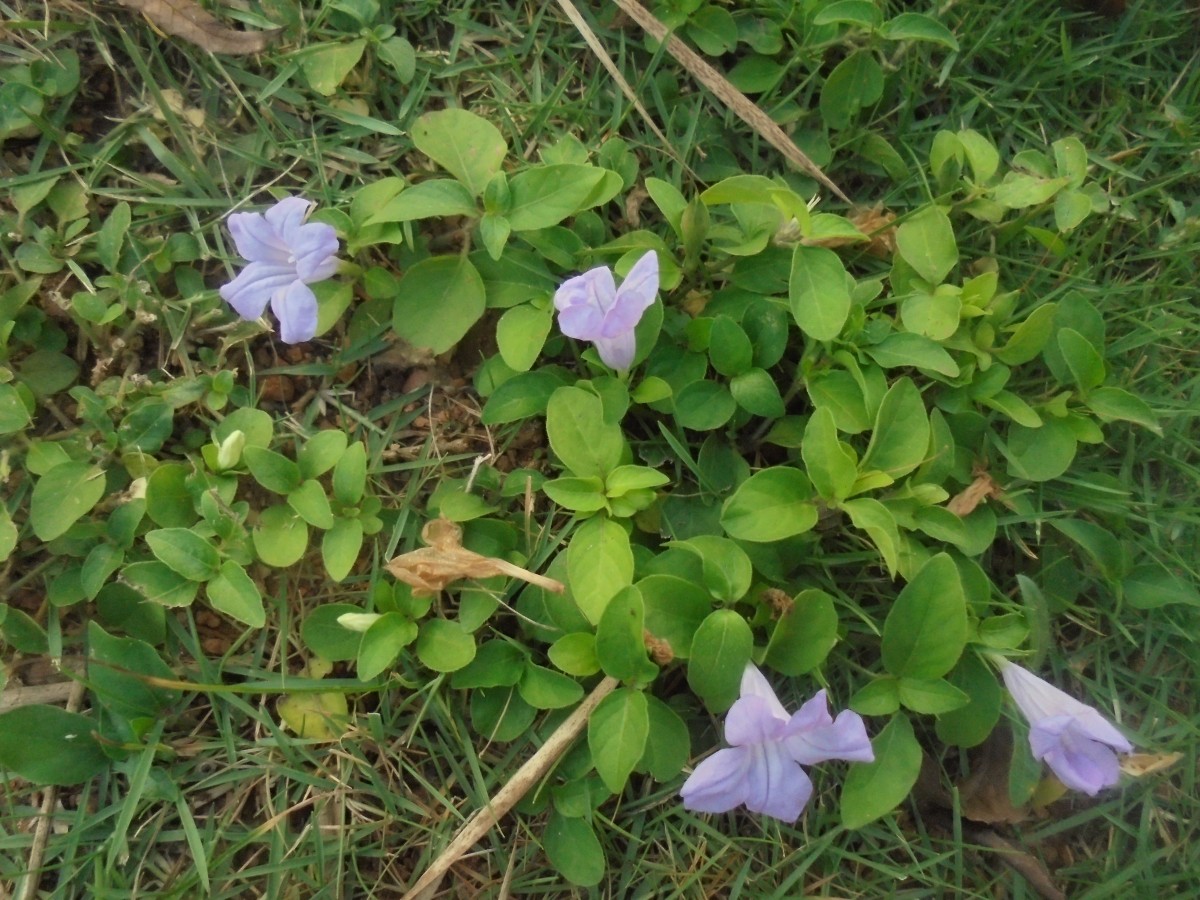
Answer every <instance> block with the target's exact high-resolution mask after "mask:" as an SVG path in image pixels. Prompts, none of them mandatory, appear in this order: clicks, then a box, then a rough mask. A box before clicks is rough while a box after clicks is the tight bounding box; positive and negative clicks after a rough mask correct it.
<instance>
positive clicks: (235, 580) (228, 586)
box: [204, 559, 267, 628]
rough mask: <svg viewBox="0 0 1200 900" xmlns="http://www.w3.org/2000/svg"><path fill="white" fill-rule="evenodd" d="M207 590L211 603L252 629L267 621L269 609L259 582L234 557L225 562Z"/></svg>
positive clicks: (207, 585) (261, 625) (206, 587)
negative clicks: (266, 606) (260, 591)
mask: <svg viewBox="0 0 1200 900" xmlns="http://www.w3.org/2000/svg"><path fill="white" fill-rule="evenodd" d="M204 589H205V591H206V592H207V593H208V602H209V603H210V604H212V608H213V609H215V610H217V611H218V612H223V613H225V615H227V616H229V617H230V618H231V619H236V620H237V621H239V622H241V623H242V624H243V625H248V626H250V627H251V628H262V627H263V625H265V624H266V621H267V612H266V609H265V608H264V607H263V600H262V594H261V593H259V590H258V585H257V584H255V583H254V579H252V578H251V577H250V576H249V575H247V574H246V570H245V569H243V568H242V567H241V566H240V565H238V564H237V563H236V562H234V561H233V560H232V559H227V560H225V562H223V563H221V571H220V573H219V574H218V575H217V577H216V578H214V579H212V580H211V581H209V582H208V584H206V585H205V586H204Z"/></svg>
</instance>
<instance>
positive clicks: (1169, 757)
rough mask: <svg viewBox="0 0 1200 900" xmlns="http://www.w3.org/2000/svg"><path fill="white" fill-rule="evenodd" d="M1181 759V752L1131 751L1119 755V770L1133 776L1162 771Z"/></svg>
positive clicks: (1155, 773) (1144, 775) (1141, 776)
mask: <svg viewBox="0 0 1200 900" xmlns="http://www.w3.org/2000/svg"><path fill="white" fill-rule="evenodd" d="M1181 759H1183V754H1182V753H1131V754H1129V755H1128V756H1122V757H1121V771H1122V772H1124V773H1125V774H1126V775H1130V776H1132V777H1133V778H1145V777H1146V776H1147V775H1157V774H1158V773H1159V772H1164V771H1166V770H1167V769H1169V768H1171V766H1173V765H1175V763H1177V762H1179V761H1180V760H1181Z"/></svg>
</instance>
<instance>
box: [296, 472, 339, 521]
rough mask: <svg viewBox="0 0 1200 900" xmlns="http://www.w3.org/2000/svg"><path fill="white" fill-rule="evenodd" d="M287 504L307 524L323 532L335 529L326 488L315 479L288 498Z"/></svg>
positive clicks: (305, 483)
mask: <svg viewBox="0 0 1200 900" xmlns="http://www.w3.org/2000/svg"><path fill="white" fill-rule="evenodd" d="M287 504H288V506H290V507H291V508H292V509H293V510H294V511H295V512H296V515H298V516H300V518H302V519H303V520H304V521H305V522H307V523H308V524H309V525H311V526H313V527H314V528H320V529H322V530H325V529H328V528H332V527H333V521H334V520H333V509H332V507H330V505H329V498H328V497H327V496H325V488H323V487H322V486H321V483H320V482H319V481H317V480H316V479H315V478H310V479H309V480H308V481H305V482H304V483H303V484H301V485H300V486H299V487H298V488H296V489H295V490H293V491H292V492H291V493H290V494H288V496H287Z"/></svg>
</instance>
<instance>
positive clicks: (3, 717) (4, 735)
mask: <svg viewBox="0 0 1200 900" xmlns="http://www.w3.org/2000/svg"><path fill="white" fill-rule="evenodd" d="M97 728H98V726H97V724H96V722H95V721H94V720H93V719H90V718H88V717H87V716H81V715H80V714H79V713H73V712H67V711H66V710H64V709H59V708H58V707H56V706H40V705H30V706H20V707H17V708H16V709H13V710H9V711H8V712H5V713H0V769H5V770H7V771H9V772H12V773H14V774H16V775H19V776H20V777H21V778H24V779H25V780H26V781H31V782H33V783H34V784H39V785H40V784H58V785H69V784H82V783H83V782H85V781H87V780H88V779H89V778H91V777H92V776H93V775H98V774H100V773H101V772H103V771H104V769H105V768H107V766H108V764H109V762H110V760H109V758H108V756H106V755H105V753H104V751H103V750H102V749H101V748H100V744H99V742H98V741H97V740H96V738H95V737H93V734H94V732H95V731H96V730H97Z"/></svg>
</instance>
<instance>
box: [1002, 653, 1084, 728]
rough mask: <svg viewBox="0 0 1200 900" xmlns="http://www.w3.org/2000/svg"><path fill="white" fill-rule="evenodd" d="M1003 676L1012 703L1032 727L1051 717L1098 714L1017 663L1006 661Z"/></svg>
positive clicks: (1003, 665) (1003, 666)
mask: <svg viewBox="0 0 1200 900" xmlns="http://www.w3.org/2000/svg"><path fill="white" fill-rule="evenodd" d="M1000 675H1001V677H1002V678H1003V679H1004V686H1005V687H1007V688H1008V692H1009V693H1010V694H1012V698H1013V700H1015V701H1016V703H1017V706H1018V707H1019V708H1020V710H1021V712H1022V713H1024V715H1025V718H1026V719H1028V720H1029V721H1030V722H1031V723H1036V722H1038V721H1040V720H1041V719H1045V718H1048V717H1050V716H1077V715H1080V714H1083V713H1086V712H1088V711H1091V712H1095V710H1093V709H1092V708H1091V707H1090V706H1087V705H1086V704H1083V703H1080V702H1079V701H1078V700H1076V699H1075V698H1074V697H1072V696H1071V695H1070V694H1067V693H1065V692H1063V691H1060V690H1059V689H1058V688H1056V687H1055V686H1054V685H1052V684H1050V683H1049V682H1048V681H1045V680H1044V679H1041V678H1038V677H1037V676H1036V675H1034V674H1033V673H1032V672H1030V671H1029V670H1028V669H1025V668H1022V667H1021V666H1018V665H1017V664H1016V663H1012V662H1009V661H1007V660H1005V661H1004V662H1003V663H1002V664H1001V668H1000Z"/></svg>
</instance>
